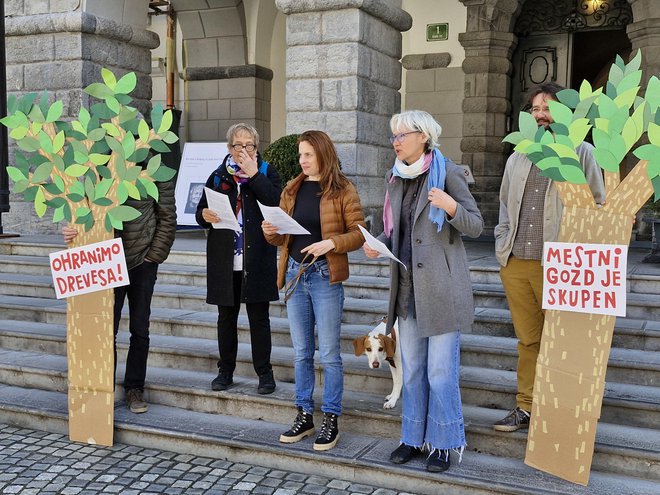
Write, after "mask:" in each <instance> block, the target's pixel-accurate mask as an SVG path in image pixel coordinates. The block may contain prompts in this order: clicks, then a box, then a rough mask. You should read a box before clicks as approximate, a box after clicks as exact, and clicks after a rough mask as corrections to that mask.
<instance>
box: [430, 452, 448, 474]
mask: <svg viewBox="0 0 660 495" xmlns="http://www.w3.org/2000/svg"><path fill="white" fill-rule="evenodd" d="M447 469H449V450H434V451H433V453H431V455H430V456H429V458H428V459H427V460H426V470H427V471H429V472H430V473H442V472H444V471H447Z"/></svg>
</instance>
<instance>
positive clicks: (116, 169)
mask: <svg viewBox="0 0 660 495" xmlns="http://www.w3.org/2000/svg"><path fill="white" fill-rule="evenodd" d="M102 77H103V83H93V84H91V85H90V86H88V87H87V88H85V92H86V93H88V94H89V95H91V96H94V97H96V98H98V99H99V100H102V102H100V103H97V104H95V105H93V106H92V107H91V112H90V111H87V110H86V109H85V108H81V110H80V113H79V115H78V119H77V120H73V121H68V122H66V121H61V120H59V119H60V117H61V115H62V111H63V104H62V102H61V101H56V102H54V103H53V104H52V105H49V104H48V98H47V94H46V93H44V94H43V95H42V96H41V97H40V98H39V99H37V95H36V94H28V95H26V96H23V97H22V98H21V99H19V100H17V99H16V98H15V97H10V99H9V102H8V116H7V117H5V118H3V119H2V120H0V123H2V124H4V125H5V126H7V127H8V128H10V129H11V133H10V136H11V137H12V138H13V139H14V140H15V141H16V144H17V145H18V147H19V148H20V149H21V150H22V151H23V152H25V153H22V152H21V151H18V150H17V151H16V158H15V164H14V165H13V166H11V167H8V168H7V172H8V174H9V177H11V179H12V180H13V182H14V186H13V192H15V193H23V196H24V198H25V199H26V200H27V201H34V207H35V210H36V212H37V215H39V216H40V217H41V216H43V215H44V214H45V212H46V210H47V209H48V208H52V209H53V222H60V221H62V220H66V221H67V222H69V223H72V224H74V223H75V224H77V225H78V230H79V235H78V236H77V237H76V238H75V240H74V247H76V246H82V245H86V244H91V243H95V242H100V241H104V240H108V239H112V238H113V237H114V229H122V227H123V222H128V221H131V220H134V219H135V218H137V217H138V216H140V212H139V211H138V210H136V209H135V208H133V207H131V206H128V205H125V204H124V203H125V202H126V200H127V199H128V198H134V199H141V198H142V199H147V198H148V197H151V198H153V200H154V201H158V188H157V187H156V185H155V184H154V182H155V181H167V180H170V179H171V178H172V177H173V176H174V174H175V172H174V171H173V170H171V169H169V168H167V167H165V166H162V165H161V163H160V160H161V158H160V155H159V154H155V155H153V156H152V157H151V158H150V159H149V161H148V164H147V166H146V167H144V168H143V167H142V166H140V165H138V164H139V163H142V162H144V161H145V160H147V158H149V154H150V153H149V151H150V150H151V149H153V150H155V151H157V152H167V151H169V148H168V146H167V145H166V144H165V143H174V142H176V141H177V139H178V138H177V136H176V135H175V134H174V133H173V132H171V131H170V130H169V129H170V126H171V124H172V113H171V111H167V112H165V113H163V109H162V107H160V105H158V106H156V107H154V109H153V111H152V112H151V122H152V125H153V128H151V127H149V125H148V124H147V122H146V121H145V120H144V119H143V118H141V116H140V115H139V113H138V111H137V110H136V109H134V108H131V107H129V106H128V104H129V103H130V102H131V98H130V97H129V96H128V94H129V93H130V92H131V91H133V89H135V86H136V83H137V79H136V76H135V73H132V72H131V73H128V74H126V75H124V76H123V77H122V78H121V79H119V80H117V79H116V78H115V76H114V74H113V73H112V72H110V71H109V70H107V69H103V70H102ZM113 307H114V293H113V290H112V289H104V290H101V291H99V292H93V293H89V294H84V295H78V296H73V297H70V298H69V299H68V300H67V359H68V383H69V393H68V398H69V437H70V438H71V440H74V441H81V442H87V443H91V444H101V445H108V446H110V445H112V437H113V422H114V357H113V345H114V336H113V333H114V332H113V318H114V317H113Z"/></svg>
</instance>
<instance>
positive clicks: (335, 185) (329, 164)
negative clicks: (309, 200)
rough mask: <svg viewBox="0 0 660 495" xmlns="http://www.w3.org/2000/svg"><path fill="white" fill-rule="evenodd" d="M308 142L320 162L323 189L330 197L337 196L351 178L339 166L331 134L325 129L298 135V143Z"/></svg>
mask: <svg viewBox="0 0 660 495" xmlns="http://www.w3.org/2000/svg"><path fill="white" fill-rule="evenodd" d="M303 141H304V142H307V143H309V144H310V145H311V147H312V148H314V153H315V154H316V160H317V162H318V164H319V173H320V175H321V179H320V180H319V183H320V185H321V191H322V194H323V195H326V194H327V196H328V198H336V197H337V196H339V194H341V192H342V190H343V189H344V188H345V187H346V186H347V185H348V184H349V180H348V179H347V178H346V176H345V175H344V174H343V173H342V171H341V169H340V168H339V157H338V156H337V150H336V149H335V145H334V144H332V141H331V140H330V136H328V135H327V134H326V133H325V132H323V131H305V132H303V133H302V134H301V135H300V136H298V144H300V143H302V142H303Z"/></svg>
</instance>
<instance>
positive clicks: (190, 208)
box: [175, 143, 229, 225]
mask: <svg viewBox="0 0 660 495" xmlns="http://www.w3.org/2000/svg"><path fill="white" fill-rule="evenodd" d="M228 153H229V151H227V143H186V144H185V145H184V147H183V156H182V157H181V166H180V168H179V178H178V179H177V182H176V192H175V197H176V217H177V224H178V225H197V222H196V221H195V211H196V210H197V203H199V200H200V199H201V197H202V193H203V192H204V184H205V183H206V179H208V178H209V175H211V172H213V171H214V170H215V169H216V168H218V166H219V165H220V164H221V163H222V160H224V158H225V156H227V154H228Z"/></svg>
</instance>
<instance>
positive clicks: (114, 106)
mask: <svg viewBox="0 0 660 495" xmlns="http://www.w3.org/2000/svg"><path fill="white" fill-rule="evenodd" d="M105 104H106V105H108V108H109V109H110V110H112V111H113V112H114V114H115V115H118V114H119V112H121V107H120V106H119V102H118V101H117V98H115V97H114V96H108V97H107V98H106V99H105Z"/></svg>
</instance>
